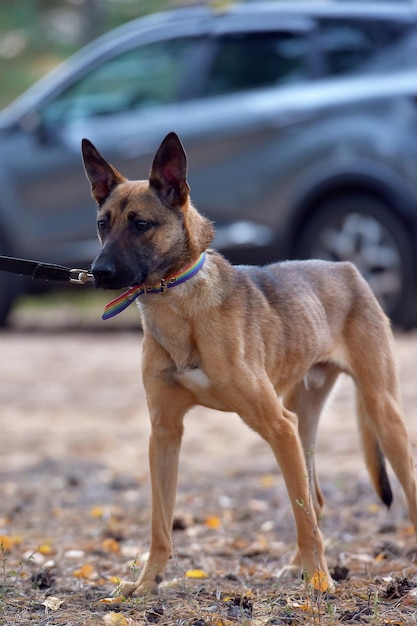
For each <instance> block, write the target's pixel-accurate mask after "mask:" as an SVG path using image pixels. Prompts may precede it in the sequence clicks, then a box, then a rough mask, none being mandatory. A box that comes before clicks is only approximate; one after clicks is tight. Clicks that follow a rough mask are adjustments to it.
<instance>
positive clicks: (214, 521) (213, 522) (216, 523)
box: [204, 515, 222, 528]
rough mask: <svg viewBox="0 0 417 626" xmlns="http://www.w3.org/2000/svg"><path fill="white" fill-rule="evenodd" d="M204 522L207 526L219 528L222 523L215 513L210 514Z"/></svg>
mask: <svg viewBox="0 0 417 626" xmlns="http://www.w3.org/2000/svg"><path fill="white" fill-rule="evenodd" d="M204 523H205V525H206V526H207V527H208V528H220V526H221V525H222V521H221V519H220V517H218V516H217V515H210V516H209V517H207V518H206V520H205V522H204Z"/></svg>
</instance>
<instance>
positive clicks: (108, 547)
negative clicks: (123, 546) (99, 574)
mask: <svg viewBox="0 0 417 626" xmlns="http://www.w3.org/2000/svg"><path fill="white" fill-rule="evenodd" d="M101 545H102V547H103V550H105V551H106V552H113V553H114V554H118V553H119V552H120V544H119V542H118V541H116V539H113V537H108V538H107V539H104V540H103V542H102V544H101Z"/></svg>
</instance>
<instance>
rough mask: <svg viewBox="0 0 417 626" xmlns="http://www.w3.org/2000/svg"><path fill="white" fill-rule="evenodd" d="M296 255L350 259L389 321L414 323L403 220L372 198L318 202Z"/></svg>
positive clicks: (416, 309)
mask: <svg viewBox="0 0 417 626" xmlns="http://www.w3.org/2000/svg"><path fill="white" fill-rule="evenodd" d="M296 256H297V258H320V259H327V260H331V261H351V262H353V263H354V264H355V265H356V266H357V267H358V269H359V271H360V272H361V273H362V275H363V276H364V277H365V279H366V280H367V281H368V283H369V284H370V285H371V287H372V289H373V291H374V293H375V295H376V297H377V299H378V300H379V302H380V304H381V305H382V307H383V309H384V310H385V312H386V313H387V315H388V316H389V317H390V318H391V320H392V321H393V323H394V324H396V325H397V326H399V327H401V328H403V329H410V328H413V327H414V326H415V325H416V324H417V306H416V302H417V291H416V283H417V269H416V262H415V252H414V250H413V245H412V241H411V237H410V236H409V235H408V232H407V229H406V227H405V225H404V224H403V223H402V221H401V220H400V219H399V218H398V217H397V216H396V215H395V213H394V212H393V211H392V210H390V209H389V207H388V206H387V205H386V204H384V203H383V202H381V201H379V200H378V199H376V198H373V197H371V196H368V195H362V194H355V195H345V196H340V197H334V198H332V199H331V200H328V201H327V202H325V203H323V204H321V205H320V206H317V207H316V209H315V210H314V213H313V214H312V215H311V216H310V217H309V219H308V221H307V222H306V224H305V227H304V228H303V231H302V233H301V235H300V238H299V240H298V243H297V246H296Z"/></svg>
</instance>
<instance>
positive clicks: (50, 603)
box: [42, 596, 64, 611]
mask: <svg viewBox="0 0 417 626" xmlns="http://www.w3.org/2000/svg"><path fill="white" fill-rule="evenodd" d="M63 603H64V600H60V599H59V598H55V596H49V597H48V598H46V600H45V602H42V605H43V606H46V608H47V609H50V610H51V611H57V610H58V609H59V607H60V606H61V604H63Z"/></svg>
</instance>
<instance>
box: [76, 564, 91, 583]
mask: <svg viewBox="0 0 417 626" xmlns="http://www.w3.org/2000/svg"><path fill="white" fill-rule="evenodd" d="M94 575H95V570H94V567H93V566H92V565H91V564H90V563H86V564H85V565H82V566H81V567H80V569H77V570H75V572H74V576H75V577H76V578H85V579H86V580H89V579H91V578H92V577H93V576H94Z"/></svg>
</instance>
